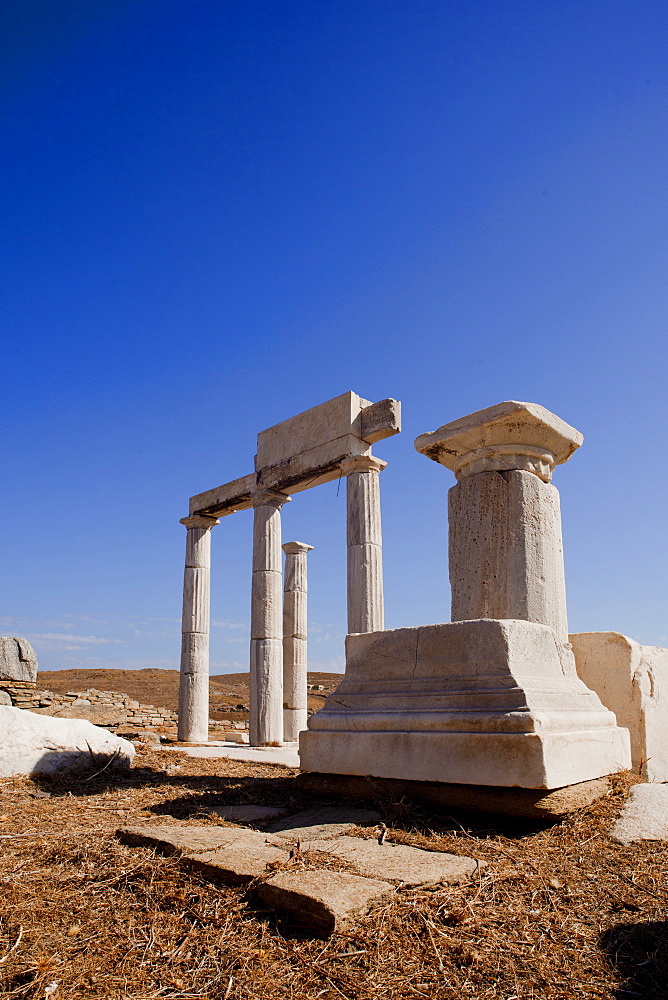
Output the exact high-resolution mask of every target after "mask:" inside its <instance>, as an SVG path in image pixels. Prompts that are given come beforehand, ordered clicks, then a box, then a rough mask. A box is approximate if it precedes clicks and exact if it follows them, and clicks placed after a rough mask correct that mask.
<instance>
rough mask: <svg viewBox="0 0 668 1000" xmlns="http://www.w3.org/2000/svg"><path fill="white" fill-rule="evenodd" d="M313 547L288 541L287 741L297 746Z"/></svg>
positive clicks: (302, 724) (302, 721)
mask: <svg viewBox="0 0 668 1000" xmlns="http://www.w3.org/2000/svg"><path fill="white" fill-rule="evenodd" d="M312 548H313V546H312V545H306V544H305V543H304V542H286V543H285V545H284V546H283V551H284V552H285V574H284V580H285V582H284V586H283V739H284V741H285V742H286V743H294V742H295V741H296V740H298V739H299V734H300V733H301V732H302V731H303V730H304V729H306V721H307V719H308V711H307V704H306V700H307V693H306V692H307V686H306V685H307V670H308V659H307V654H306V642H307V611H306V602H307V591H308V586H307V575H306V553H307V552H310V550H311V549H312Z"/></svg>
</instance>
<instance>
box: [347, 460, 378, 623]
mask: <svg viewBox="0 0 668 1000" xmlns="http://www.w3.org/2000/svg"><path fill="white" fill-rule="evenodd" d="M386 464H387V463H386V462H383V461H381V460H380V459H379V458H372V457H371V456H367V455H356V456H354V457H352V458H348V459H346V460H345V462H343V463H342V464H341V471H342V473H343V475H344V476H346V494H347V536H348V632H377V631H380V630H381V629H382V628H383V624H384V605H383V549H382V536H381V527H380V484H379V481H378V474H379V473H380V472H381V470H382V469H384V468H385V466H386Z"/></svg>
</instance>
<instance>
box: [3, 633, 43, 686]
mask: <svg viewBox="0 0 668 1000" xmlns="http://www.w3.org/2000/svg"><path fill="white" fill-rule="evenodd" d="M0 681H28V682H29V683H31V684H34V683H35V682H36V681H37V655H36V653H35V650H34V649H33V648H32V646H31V645H30V643H29V642H28V640H27V639H21V638H19V637H18V636H15V635H3V636H0Z"/></svg>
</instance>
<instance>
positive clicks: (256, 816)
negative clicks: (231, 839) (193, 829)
mask: <svg viewBox="0 0 668 1000" xmlns="http://www.w3.org/2000/svg"><path fill="white" fill-rule="evenodd" d="M208 811H209V812H210V813H213V815H214V816H218V817H220V819H226V820H228V821H229V822H230V823H259V822H260V821H261V820H263V819H276V818H277V817H278V816H285V813H286V811H287V810H285V809H277V808H276V807H275V806H257V805H241V806H211V808H210V809H209V810H208Z"/></svg>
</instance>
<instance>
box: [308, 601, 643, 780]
mask: <svg viewBox="0 0 668 1000" xmlns="http://www.w3.org/2000/svg"><path fill="white" fill-rule="evenodd" d="M299 749H300V766H301V768H302V770H304V771H316V772H318V771H320V772H324V773H334V774H357V775H375V776H377V777H381V778H383V777H385V778H405V779H409V780H417V781H441V782H448V783H458V784H470V785H506V786H513V785H518V786H519V787H522V788H560V787H562V786H563V785H570V784H575V783H578V782H582V781H587V780H589V779H590V778H597V777H600V776H601V775H605V774H612V773H614V772H617V771H620V770H623V769H625V768H627V767H628V766H629V764H630V751H629V737H628V733H627V731H626V730H625V729H620V728H619V727H618V726H617V725H616V722H615V717H614V716H613V715H612V713H611V712H609V711H608V710H607V709H606V708H604V706H603V705H602V704H601V702H600V700H599V698H598V696H597V695H596V694H594V692H593V691H590V690H589V689H588V688H587V687H586V686H585V685H584V683H583V682H582V681H581V680H580V679H579V678H578V677H577V674H576V671H575V662H574V659H573V654H572V651H571V649H570V647H569V646H568V645H567V644H565V643H560V642H559V641H558V639H557V637H556V635H555V633H554V631H553V630H552V629H551V628H549V627H548V626H545V625H537V624H535V623H533V622H522V621H515V620H510V621H497V620H494V619H485V620H480V621H465V622H451V623H450V624H447V625H426V626H423V627H421V628H408V629H395V630H394V631H387V632H374V633H370V634H368V635H350V636H348V638H347V640H346V673H345V675H344V678H343V680H342V682H341V684H340V685H339V687H338V688H337V690H336V691H335V692H334V694H332V695H330V696H329V697H328V698H327V700H326V702H325V705H324V707H323V708H322V709H321V710H320V711H319V712H317V713H316V714H315V715H312V716H311V718H310V719H309V724H308V730H307V732H305V733H302V734H301V737H300V748H299Z"/></svg>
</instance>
